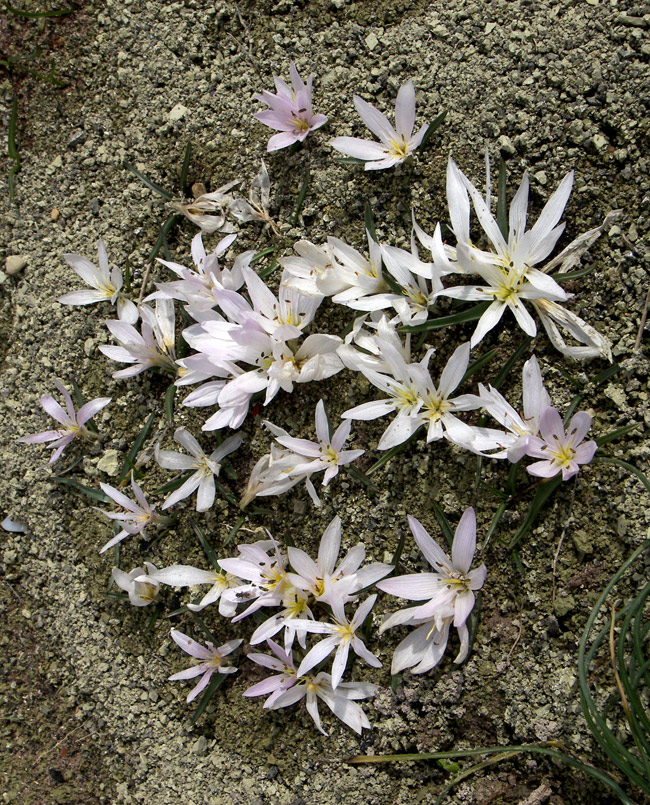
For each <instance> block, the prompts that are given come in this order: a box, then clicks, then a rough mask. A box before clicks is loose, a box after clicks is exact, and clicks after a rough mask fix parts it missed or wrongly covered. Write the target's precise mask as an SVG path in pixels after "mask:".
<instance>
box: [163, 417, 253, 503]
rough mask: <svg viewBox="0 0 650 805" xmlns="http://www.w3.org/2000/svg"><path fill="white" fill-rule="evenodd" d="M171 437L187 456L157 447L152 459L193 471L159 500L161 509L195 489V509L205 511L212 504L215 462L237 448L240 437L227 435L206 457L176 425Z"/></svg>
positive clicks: (217, 469)
mask: <svg viewBox="0 0 650 805" xmlns="http://www.w3.org/2000/svg"><path fill="white" fill-rule="evenodd" d="M174 439H175V440H176V441H177V442H178V443H179V444H180V445H181V447H184V448H185V449H186V450H187V451H188V452H189V453H191V456H186V455H184V454H182V453H173V452H171V451H170V450H160V449H159V448H157V449H156V461H157V462H158V464H159V465H160V466H161V467H163V468H164V469H166V470H194V472H193V473H192V475H190V477H189V478H188V479H187V480H186V481H185V483H184V484H183V485H182V486H181V487H179V488H178V489H177V490H176V491H175V492H172V494H171V495H170V496H169V497H168V498H167V500H165V502H164V503H163V505H162V508H163V509H168V508H169V507H170V506H173V505H174V504H175V503H178V502H179V500H183V498H186V497H189V496H190V495H191V494H192V493H193V492H194V491H195V490H196V489H198V490H199V491H198V495H197V498H196V510H197V511H198V512H204V511H207V510H208V509H209V508H210V506H212V504H213V503H214V497H215V483H214V478H215V476H217V475H219V472H220V471H221V464H220V463H219V462H220V461H221V459H223V458H224V457H225V456H227V455H229V454H230V453H232V452H233V451H234V450H236V449H237V448H238V447H239V445H240V444H241V443H242V437H241V435H240V434H239V433H237V434H235V435H234V436H229V437H228V438H227V439H226V440H225V441H224V442H223V443H222V444H221V445H220V446H219V447H217V449H216V450H214V451H213V452H212V453H211V454H210V455H209V456H207V455H206V454H205V453H204V452H203V450H202V448H201V445H200V444H199V443H198V442H197V441H196V439H195V438H194V436H192V434H191V433H190V432H189V431H188V430H187V429H186V428H177V429H176V431H175V432H174Z"/></svg>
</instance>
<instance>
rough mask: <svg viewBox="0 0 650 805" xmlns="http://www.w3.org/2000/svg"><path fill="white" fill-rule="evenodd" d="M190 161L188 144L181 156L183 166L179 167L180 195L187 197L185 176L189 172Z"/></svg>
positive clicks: (189, 144)
mask: <svg viewBox="0 0 650 805" xmlns="http://www.w3.org/2000/svg"><path fill="white" fill-rule="evenodd" d="M191 159H192V143H190V142H188V144H187V145H186V146H185V153H184V154H183V164H182V166H181V178H180V184H181V193H183V194H185V195H187V192H186V191H187V174H188V172H189V170H190V160H191Z"/></svg>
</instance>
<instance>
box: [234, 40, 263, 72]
mask: <svg viewBox="0 0 650 805" xmlns="http://www.w3.org/2000/svg"><path fill="white" fill-rule="evenodd" d="M226 36H229V37H230V38H231V39H232V40H233V42H236V43H237V44H238V45H239V47H240V48H243V49H244V50H245V51H246V55H247V56H248V60H249V61H250V63H251V64H252V65H253V67H254V68H255V69H256V70H257V71H258V72H260V73H261V72H262V68H261V67H260V65H259V62H258V61H257V60H256V59H255V57H254V56H253V54H252V53H251V49H250V48H249V47H248V45H245V44H244V43H243V42H242V41H241V39H237V37H236V36H233V35H232V34H231V33H227V34H226Z"/></svg>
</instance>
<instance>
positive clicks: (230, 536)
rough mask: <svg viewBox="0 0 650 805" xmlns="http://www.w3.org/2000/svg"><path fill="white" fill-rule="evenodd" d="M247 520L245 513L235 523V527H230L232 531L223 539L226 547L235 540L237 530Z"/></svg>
mask: <svg viewBox="0 0 650 805" xmlns="http://www.w3.org/2000/svg"><path fill="white" fill-rule="evenodd" d="M245 522H246V517H245V515H242V516H241V517H240V518H239V519H238V520H237V522H236V523H235V525H234V526H233V527H232V528H231V529H230V531H229V532H228V536H227V537H226V538H225V540H224V541H223V544H224V547H225V546H226V545H230V543H231V542H232V541H233V539H234V538H235V535H236V534H237V532H238V531H239V529H240V528H241V527H242V526H243V525H244V523H245Z"/></svg>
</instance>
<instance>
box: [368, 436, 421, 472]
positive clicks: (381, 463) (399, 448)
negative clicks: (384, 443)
mask: <svg viewBox="0 0 650 805" xmlns="http://www.w3.org/2000/svg"><path fill="white" fill-rule="evenodd" d="M421 430H422V428H418V429H417V430H416V431H415V433H413V434H411V436H409V438H408V439H407V440H406V441H405V442H402V444H396V445H395V447H391V448H390V450H387V451H386V452H385V453H384V455H383V456H382V457H381V458H380V459H379V460H378V461H375V463H374V464H373V465H372V467H370V469H369V470H368V472H367V473H366V475H367V476H368V477H370V476H371V475H372V474H373V472H376V471H377V470H378V469H379V468H380V467H383V466H384V464H386V463H387V462H388V461H390V460H391V458H393V457H394V456H396V455H397V454H398V453H401V452H402V450H405V449H406V448H407V446H408V445H409V444H410V443H411V442H412V441H413V439H415V437H416V436H417V434H418V433H419V432H420V431H421Z"/></svg>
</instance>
